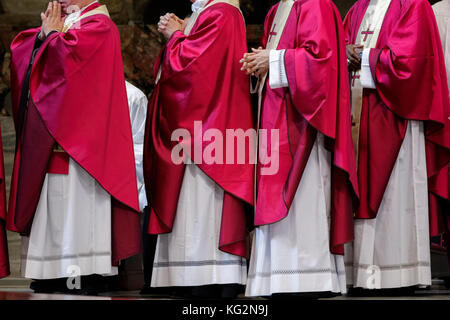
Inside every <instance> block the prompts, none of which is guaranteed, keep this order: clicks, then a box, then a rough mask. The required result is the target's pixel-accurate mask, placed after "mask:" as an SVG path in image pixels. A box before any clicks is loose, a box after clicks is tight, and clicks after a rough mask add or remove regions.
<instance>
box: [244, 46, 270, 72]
mask: <svg viewBox="0 0 450 320" xmlns="http://www.w3.org/2000/svg"><path fill="white" fill-rule="evenodd" d="M269 60H270V51H269V50H267V49H263V48H262V47H259V48H258V49H253V48H252V52H250V53H245V54H244V57H243V58H242V59H241V61H240V63H242V68H241V70H242V71H244V70H245V71H247V74H251V75H252V76H255V77H258V78H259V77H261V76H264V75H265V74H266V73H267V72H269Z"/></svg>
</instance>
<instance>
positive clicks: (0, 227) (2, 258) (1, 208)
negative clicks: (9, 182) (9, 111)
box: [0, 134, 9, 278]
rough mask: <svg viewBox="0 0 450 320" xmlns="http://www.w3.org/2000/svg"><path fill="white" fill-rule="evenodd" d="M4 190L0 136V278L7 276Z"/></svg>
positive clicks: (3, 168)
mask: <svg viewBox="0 0 450 320" xmlns="http://www.w3.org/2000/svg"><path fill="white" fill-rule="evenodd" d="M5 222H6V188H5V167H4V162H3V142H2V137H1V134H0V278H3V277H6V276H8V275H9V259H8V243H7V241H6V228H5Z"/></svg>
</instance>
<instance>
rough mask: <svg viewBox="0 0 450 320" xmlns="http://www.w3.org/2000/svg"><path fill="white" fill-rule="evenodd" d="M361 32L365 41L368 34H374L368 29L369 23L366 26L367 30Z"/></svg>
mask: <svg viewBox="0 0 450 320" xmlns="http://www.w3.org/2000/svg"><path fill="white" fill-rule="evenodd" d="M361 34H363V35H365V36H364V40H363V41H367V37H368V36H369V34H374V31H370V25H369V27H368V28H367V30H366V31H363V32H361Z"/></svg>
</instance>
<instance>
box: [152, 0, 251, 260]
mask: <svg viewBox="0 0 450 320" xmlns="http://www.w3.org/2000/svg"><path fill="white" fill-rule="evenodd" d="M245 31H246V30H245V24H244V20H243V18H242V15H241V13H240V12H239V10H238V9H237V8H235V7H234V6H232V5H230V4H227V3H218V4H214V5H212V6H210V7H209V8H207V9H205V10H204V11H203V12H202V13H201V14H200V16H199V17H198V19H197V21H196V23H195V25H194V27H193V29H192V31H191V32H190V35H189V36H186V35H184V34H183V33H182V32H176V33H175V34H174V35H173V36H172V38H171V39H170V41H169V42H168V43H167V45H166V47H165V48H164V49H163V51H162V53H161V55H160V61H159V62H157V63H156V64H155V75H156V73H157V71H158V70H159V68H160V66H161V71H162V73H161V79H160V81H159V82H158V84H157V85H156V87H155V90H154V92H153V95H152V97H151V100H150V103H149V112H148V117H149V118H148V120H147V130H146V140H145V150H144V173H145V182H146V186H147V193H148V198H149V203H150V205H151V209H152V210H151V216H150V222H149V230H148V231H149V233H152V234H161V233H168V232H171V230H172V227H173V223H174V220H175V216H176V211H177V205H178V198H179V194H180V190H181V185H182V182H183V176H184V170H185V165H184V164H183V163H182V164H179V165H177V164H174V163H173V161H172V159H171V152H172V148H173V147H174V146H175V145H176V143H177V142H172V141H171V135H172V132H173V131H174V130H176V129H179V128H183V129H186V130H188V131H189V133H190V135H191V138H192V139H191V140H190V141H183V142H184V143H186V144H187V145H189V146H191V145H192V146H193V145H194V134H195V132H194V131H195V130H194V122H195V121H202V130H203V132H206V131H207V130H209V129H215V130H216V132H220V134H222V137H223V138H224V139H223V141H224V149H223V152H222V154H223V156H224V159H223V164H219V163H213V164H207V163H206V162H205V161H204V160H203V159H202V163H201V164H200V163H196V164H197V165H198V167H199V168H200V169H201V170H203V172H204V173H205V174H206V175H208V176H209V177H210V178H211V179H212V180H214V182H215V183H217V184H218V185H219V186H220V187H221V188H223V189H224V191H225V195H224V202H223V214H222V225H221V234H220V243H219V248H220V249H221V250H223V251H225V252H228V253H231V254H235V255H239V256H243V257H246V256H247V253H248V250H247V245H246V235H247V228H246V213H245V206H246V204H247V205H248V204H252V203H253V179H254V166H253V165H252V164H250V163H249V161H248V160H249V159H248V153H249V152H246V153H247V157H246V161H245V164H236V163H237V161H236V156H235V157H234V161H233V162H234V164H227V163H226V159H225V158H226V155H227V152H231V151H233V150H234V151H235V153H234V154H235V155H237V152H236V149H237V148H236V147H235V148H233V149H232V150H229V145H228V151H227V144H226V143H225V141H226V138H225V137H226V131H227V129H230V130H233V129H242V130H244V131H246V130H248V129H252V128H253V119H252V109H251V101H250V94H249V90H250V89H249V83H250V82H249V78H248V76H246V75H245V73H243V72H242V71H241V70H240V68H241V66H240V64H239V61H240V59H241V58H242V56H243V54H244V53H245V52H247V43H246V35H245ZM217 130H218V131H217ZM196 137H197V139H201V136H199V135H198V132H197V136H196ZM210 143H211V141H203V142H202V143H201V145H200V146H201V150H200V151H204V150H205V149H206V148H207V146H208V145H209V144H210ZM247 149H248V147H247ZM192 150H194V148H192ZM220 151H222V150H216V153H217V152H219V154H220ZM192 154H194V152H192Z"/></svg>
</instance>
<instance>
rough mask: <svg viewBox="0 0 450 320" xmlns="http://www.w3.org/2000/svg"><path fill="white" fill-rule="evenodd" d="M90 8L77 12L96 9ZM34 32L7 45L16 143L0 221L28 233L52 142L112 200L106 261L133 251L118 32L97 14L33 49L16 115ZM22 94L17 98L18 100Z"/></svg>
mask: <svg viewBox="0 0 450 320" xmlns="http://www.w3.org/2000/svg"><path fill="white" fill-rule="evenodd" d="M98 6H99V5H98V4H93V5H91V6H90V7H89V8H88V9H86V10H85V11H84V12H85V13H86V12H88V11H90V10H93V9H95V8H97V7H98ZM39 32H40V29H32V30H27V31H24V32H21V33H20V34H19V35H18V36H17V37H16V38H15V39H14V41H13V43H12V45H11V52H12V65H11V80H12V81H11V84H12V100H13V109H14V117H15V124H16V130H18V132H17V137H19V139H18V143H17V152H16V158H15V165H14V172H13V177H12V183H11V198H10V203H9V210H8V218H7V226H8V228H9V229H10V230H13V231H17V232H20V233H22V234H25V235H27V234H29V233H30V230H31V225H32V222H33V217H34V214H35V211H36V206H37V204H38V202H39V197H40V193H41V188H42V184H43V181H44V178H45V175H46V173H47V172H48V169H49V168H48V167H49V165H50V164H52V163H53V164H54V163H55V162H56V163H57V162H59V161H60V159H55V157H52V151H53V149H54V146H55V144H57V145H59V146H60V147H61V148H62V149H63V150H64V151H65V152H66V153H67V154H68V155H69V156H70V157H71V158H72V159H73V160H74V161H76V162H77V163H78V164H79V165H80V166H81V167H82V168H83V169H84V170H86V171H87V172H88V173H89V174H90V175H91V176H92V177H93V178H94V179H95V180H96V181H97V182H98V183H99V184H100V185H101V186H102V187H103V188H104V189H105V190H106V191H107V192H108V193H109V194H110V195H111V197H112V229H113V230H112V234H113V236H112V248H113V249H112V250H113V252H112V255H113V263H114V264H117V263H118V261H119V260H122V259H125V258H127V257H129V256H132V255H136V254H138V253H139V252H140V247H141V245H140V238H139V229H140V226H139V215H138V213H137V212H138V211H139V204H138V193H137V185H136V171H135V166H134V151H133V142H132V133H131V124H130V121H129V111H128V102H127V95H126V87H125V80H124V73H123V66H122V57H121V51H120V37H119V33H118V30H117V28H116V26H115V25H114V23H113V22H112V20H111V19H110V18H109V17H107V16H106V15H103V14H97V15H92V16H89V17H86V18H85V19H82V20H81V22H80V24H79V26H77V27H75V28H72V29H70V30H69V31H68V32H67V33H54V34H52V35H50V36H49V37H48V38H47V39H46V40H45V42H44V43H43V44H42V45H41V46H40V49H39V50H38V51H37V54H36V56H35V59H34V64H33V67H32V69H31V75H30V81H29V88H30V91H29V99H28V101H25V104H26V105H28V107H27V108H25V109H26V111H25V112H23V106H22V104H23V101H21V100H23V99H21V95H22V98H23V92H22V91H23V90H24V87H26V86H27V83H26V81H25V79H26V74H27V68H28V65H29V63H30V59H31V57H32V52H33V48H34V46H35V40H36V37H37V35H38V33H39ZM26 97H27V96H26V92H25V100H27V99H26Z"/></svg>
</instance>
